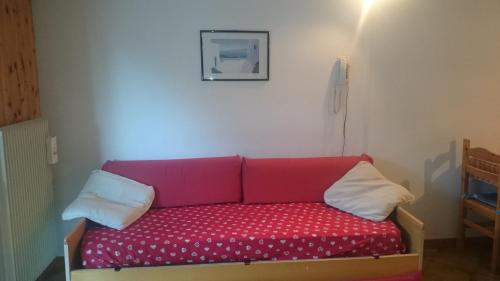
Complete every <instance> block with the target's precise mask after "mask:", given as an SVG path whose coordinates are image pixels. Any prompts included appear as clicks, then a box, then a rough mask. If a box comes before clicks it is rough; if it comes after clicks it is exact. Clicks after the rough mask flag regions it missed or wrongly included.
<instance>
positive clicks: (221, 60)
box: [200, 30, 269, 81]
mask: <svg viewBox="0 0 500 281" xmlns="http://www.w3.org/2000/svg"><path fill="white" fill-rule="evenodd" d="M200 47H201V80H203V81H268V80H269V31H243V30H201V31H200Z"/></svg>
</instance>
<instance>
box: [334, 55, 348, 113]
mask: <svg viewBox="0 0 500 281" xmlns="http://www.w3.org/2000/svg"><path fill="white" fill-rule="evenodd" d="M335 74H336V75H335V81H334V87H333V91H334V92H333V94H334V96H333V112H334V113H335V114H337V113H338V112H339V111H340V109H341V107H342V92H344V91H345V92H346V94H347V93H348V91H349V59H348V57H346V56H341V57H338V58H337V61H336V62H335ZM343 90H344V91H343Z"/></svg>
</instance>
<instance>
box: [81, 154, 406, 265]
mask: <svg viewBox="0 0 500 281" xmlns="http://www.w3.org/2000/svg"><path fill="white" fill-rule="evenodd" d="M359 161H372V159H371V158H370V157H368V156H366V155H362V156H353V157H322V158H295V159H292V158H290V159H249V158H243V159H242V158H240V157H239V156H233V157H218V158H200V159H180V160H155V161H108V162H106V163H105V164H104V165H103V167H102V169H103V170H105V171H108V172H111V173H115V174H118V175H122V176H125V177H127V178H130V179H133V180H136V181H138V182H141V183H144V184H147V185H151V186H153V187H154V189H155V194H156V196H155V201H154V203H153V206H152V208H151V209H150V210H149V211H148V212H147V213H146V214H145V215H144V216H143V217H141V218H140V219H139V220H138V221H136V222H135V223H134V224H132V225H131V226H129V227H128V228H126V229H124V230H121V231H118V230H114V229H111V228H108V227H104V226H101V225H97V224H87V226H86V230H85V232H84V233H82V238H81V241H80V244H81V246H80V257H81V261H82V266H83V267H84V268H86V269H101V268H115V269H121V268H132V267H149V266H165V265H183V264H206V263H228V262H243V263H246V264H248V263H251V262H255V261H287V260H291V261H293V260H310V259H312V260H314V259H328V258H333V257H366V256H373V257H379V256H386V255H399V254H404V253H405V252H406V247H405V244H404V243H403V241H402V236H401V231H400V229H399V228H398V226H397V225H396V224H395V223H394V222H393V221H391V220H386V221H383V222H373V221H369V220H365V219H362V218H359V217H356V216H353V215H351V214H348V213H344V212H342V211H339V210H337V209H335V208H332V207H329V206H327V205H326V204H324V203H323V193H324V191H325V190H326V189H327V188H328V187H330V186H331V184H332V183H334V182H335V181H337V180H338V179H340V178H341V177H342V176H343V175H344V174H345V173H347V171H349V170H350V169H351V168H352V167H354V166H355V165H356V164H357V163H358V162H359Z"/></svg>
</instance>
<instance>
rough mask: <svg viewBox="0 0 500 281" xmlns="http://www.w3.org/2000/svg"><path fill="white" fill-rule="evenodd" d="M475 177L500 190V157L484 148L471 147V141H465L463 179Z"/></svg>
mask: <svg viewBox="0 0 500 281" xmlns="http://www.w3.org/2000/svg"><path fill="white" fill-rule="evenodd" d="M469 176H470V177H473V178H475V179H477V180H479V181H482V182H486V183H489V184H492V185H495V186H497V187H498V188H500V155H498V154H495V153H493V152H491V151H489V150H487V149H485V148H482V147H475V148H471V147H470V140H468V139H465V140H464V147H463V161H462V177H463V180H464V179H465V178H468V177H469Z"/></svg>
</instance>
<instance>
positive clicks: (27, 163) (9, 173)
mask: <svg viewBox="0 0 500 281" xmlns="http://www.w3.org/2000/svg"><path fill="white" fill-rule="evenodd" d="M48 136H49V132H48V124H47V121H45V120H40V119H37V120H32V121H27V122H23V123H18V124H15V125H11V126H7V127H3V128H0V223H1V228H0V239H1V245H0V246H1V249H0V256H1V257H0V262H3V266H0V270H2V271H3V275H4V276H2V271H0V278H4V279H5V280H6V281H11V280H17V281H24V280H26V281H33V280H36V278H37V277H38V276H39V275H40V274H41V273H42V272H43V270H44V269H45V268H46V267H47V266H48V265H49V264H50V263H51V261H52V260H53V259H54V257H55V254H56V227H55V216H54V194H53V188H52V172H51V168H50V166H49V165H48V162H47V153H46V152H47V146H46V142H47V138H48Z"/></svg>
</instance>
